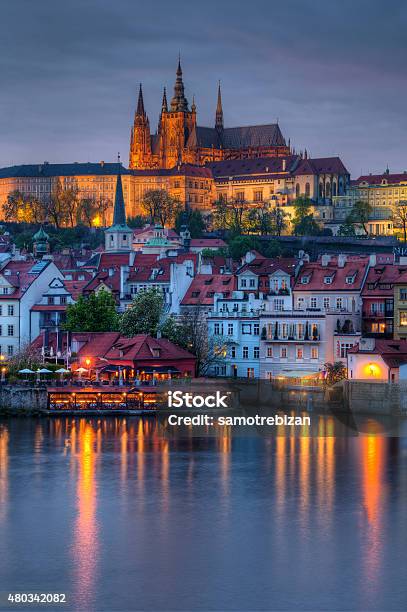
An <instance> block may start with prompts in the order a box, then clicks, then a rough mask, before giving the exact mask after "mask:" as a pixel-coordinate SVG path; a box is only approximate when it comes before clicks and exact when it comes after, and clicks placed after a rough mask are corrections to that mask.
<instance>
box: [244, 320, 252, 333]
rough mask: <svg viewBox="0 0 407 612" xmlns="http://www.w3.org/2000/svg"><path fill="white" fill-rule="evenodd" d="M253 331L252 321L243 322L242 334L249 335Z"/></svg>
mask: <svg viewBox="0 0 407 612" xmlns="http://www.w3.org/2000/svg"><path fill="white" fill-rule="evenodd" d="M251 333H252V325H251V323H243V324H242V334H244V335H249V334H251Z"/></svg>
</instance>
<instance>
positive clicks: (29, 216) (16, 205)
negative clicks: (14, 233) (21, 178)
mask: <svg viewBox="0 0 407 612" xmlns="http://www.w3.org/2000/svg"><path fill="white" fill-rule="evenodd" d="M3 214H4V219H5V220H6V221H16V222H18V223H43V222H44V221H45V207H44V204H43V202H41V201H40V200H38V199H37V198H32V197H29V196H26V195H24V194H22V193H21V192H20V191H13V192H12V193H10V194H9V195H8V196H7V200H6V202H5V203H4V204H3Z"/></svg>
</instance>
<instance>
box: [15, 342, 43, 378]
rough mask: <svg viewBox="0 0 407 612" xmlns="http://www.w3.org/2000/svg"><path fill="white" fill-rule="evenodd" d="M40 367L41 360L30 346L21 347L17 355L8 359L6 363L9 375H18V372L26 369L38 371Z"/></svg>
mask: <svg viewBox="0 0 407 612" xmlns="http://www.w3.org/2000/svg"><path fill="white" fill-rule="evenodd" d="M40 367H41V359H40V356H39V354H38V351H35V350H34V349H33V348H32V347H31V345H30V344H27V345H25V346H23V347H22V348H21V349H20V350H19V352H18V353H16V354H15V355H13V357H10V358H9V359H8V361H7V370H8V372H9V374H10V375H12V376H13V375H15V376H17V375H18V372H19V370H24V369H26V368H28V369H29V370H33V371H35V370H38V368H40Z"/></svg>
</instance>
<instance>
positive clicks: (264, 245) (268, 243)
mask: <svg viewBox="0 0 407 612" xmlns="http://www.w3.org/2000/svg"><path fill="white" fill-rule="evenodd" d="M259 251H260V253H261V254H262V255H264V257H281V255H282V253H283V249H282V247H281V244H280V243H279V241H278V240H275V239H274V240H262V242H261V244H260V245H259Z"/></svg>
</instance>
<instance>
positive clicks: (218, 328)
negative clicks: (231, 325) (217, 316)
mask: <svg viewBox="0 0 407 612" xmlns="http://www.w3.org/2000/svg"><path fill="white" fill-rule="evenodd" d="M220 334H223V325H222V324H221V323H215V336H219V335H220Z"/></svg>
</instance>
